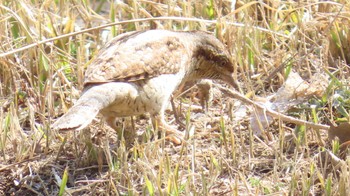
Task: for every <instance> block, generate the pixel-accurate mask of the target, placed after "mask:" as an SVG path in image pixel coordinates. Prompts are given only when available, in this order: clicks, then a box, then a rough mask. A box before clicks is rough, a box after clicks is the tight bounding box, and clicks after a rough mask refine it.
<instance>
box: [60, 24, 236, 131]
mask: <svg viewBox="0 0 350 196" xmlns="http://www.w3.org/2000/svg"><path fill="white" fill-rule="evenodd" d="M233 71H234V67H233V64H232V59H231V57H230V54H229V52H228V51H227V49H226V48H225V46H224V45H223V44H222V43H221V42H220V41H219V40H218V39H216V38H215V37H214V36H212V35H210V34H208V33H206V32H201V31H193V32H185V31H183V32H175V31H167V30H149V31H137V32H131V33H125V34H122V35H119V36H117V37H116V38H114V39H113V40H111V41H110V42H109V43H107V44H106V45H105V47H104V48H102V49H101V50H100V52H99V53H98V54H97V56H96V57H95V59H94V60H93V61H92V62H91V64H90V65H89V67H88V68H87V70H86V73H85V81H84V90H83V93H82V96H81V97H80V99H79V100H78V101H77V103H76V104H75V105H74V106H73V107H72V108H71V109H70V110H69V111H68V112H67V113H66V114H64V115H63V116H62V117H61V118H59V119H58V120H57V121H56V122H55V123H54V124H53V128H55V129H77V130H79V129H83V128H84V127H86V126H87V125H88V124H90V122H91V121H92V120H93V119H94V118H95V116H96V115H97V114H98V113H99V112H100V113H101V114H102V115H103V116H104V117H105V118H106V120H107V122H108V123H109V124H110V125H111V126H112V127H114V128H115V126H114V124H115V121H114V119H115V118H116V117H124V116H132V115H139V114H142V113H146V112H148V113H150V114H151V116H152V118H153V120H154V122H155V123H156V124H157V125H158V126H159V128H160V129H164V130H166V131H168V132H169V133H174V132H176V131H174V130H173V129H172V128H171V127H170V126H168V125H167V124H166V123H165V121H164V110H165V108H166V105H167V103H168V100H169V98H170V96H171V94H172V93H173V91H174V90H175V89H176V88H177V87H178V86H179V85H180V84H181V83H184V82H186V81H191V80H194V81H196V80H200V79H214V80H222V81H224V82H226V83H228V84H230V85H231V86H234V87H236V83H235V81H234V79H233V77H232V74H233Z"/></svg>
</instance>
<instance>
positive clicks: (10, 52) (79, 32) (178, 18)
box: [0, 17, 289, 58]
mask: <svg viewBox="0 0 350 196" xmlns="http://www.w3.org/2000/svg"><path fill="white" fill-rule="evenodd" d="M157 20H177V21H192V22H202V23H210V24H216V23H217V21H216V20H204V19H198V18H184V17H155V18H141V19H133V20H125V21H120V22H113V23H109V24H105V25H101V26H97V27H93V28H88V29H84V30H81V31H77V32H72V33H68V34H64V35H60V36H57V37H53V38H49V39H44V40H41V41H38V42H36V43H32V44H29V45H26V46H23V47H21V48H17V49H14V50H10V51H7V52H4V53H1V54H0V58H1V57H5V56H8V55H11V54H14V53H17V52H21V51H24V50H27V49H30V48H33V47H36V46H39V45H42V44H45V43H47V42H52V41H55V40H58V39H63V38H67V37H71V36H74V35H79V34H83V33H87V32H90V31H94V30H98V29H103V28H106V27H110V26H115V25H122V24H127V23H134V22H146V21H157ZM227 24H229V25H233V26H237V27H246V26H247V25H245V24H242V23H235V22H228V23H227ZM251 27H252V28H254V29H258V30H260V31H264V32H268V33H272V34H276V35H279V36H282V37H285V38H289V36H286V35H284V34H281V33H277V32H274V31H271V30H269V29H265V28H262V27H255V26H251Z"/></svg>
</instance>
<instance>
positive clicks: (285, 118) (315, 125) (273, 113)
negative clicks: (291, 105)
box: [214, 84, 330, 130]
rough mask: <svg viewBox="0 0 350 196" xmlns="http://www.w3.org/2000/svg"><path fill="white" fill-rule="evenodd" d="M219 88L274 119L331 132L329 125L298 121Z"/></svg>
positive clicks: (228, 90) (221, 87)
mask: <svg viewBox="0 0 350 196" xmlns="http://www.w3.org/2000/svg"><path fill="white" fill-rule="evenodd" d="M214 85H215V86H216V87H217V88H219V89H220V90H221V91H222V92H224V93H225V94H228V95H229V96H231V97H232V98H235V99H238V100H240V101H242V102H243V103H245V104H247V105H252V106H255V107H257V108H259V109H262V110H264V111H265V112H266V113H267V114H268V115H270V116H272V117H274V118H278V119H281V120H283V121H287V122H291V123H294V124H297V125H305V126H308V127H311V128H314V129H324V130H329V129H330V126H328V125H323V124H316V123H312V122H308V121H304V120H300V119H296V118H293V117H290V116H287V115H284V114H281V113H279V112H276V111H273V110H271V109H270V108H266V107H265V106H263V105H260V104H259V103H256V102H254V101H252V100H250V99H248V98H246V97H245V96H243V95H241V94H240V93H238V92H235V91H232V90H230V89H228V88H225V87H223V86H221V85H219V84H214Z"/></svg>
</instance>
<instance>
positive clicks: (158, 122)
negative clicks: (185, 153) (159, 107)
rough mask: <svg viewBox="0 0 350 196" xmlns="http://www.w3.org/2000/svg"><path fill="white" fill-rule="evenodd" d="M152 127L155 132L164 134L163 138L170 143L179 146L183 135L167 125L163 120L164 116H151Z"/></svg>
mask: <svg viewBox="0 0 350 196" xmlns="http://www.w3.org/2000/svg"><path fill="white" fill-rule="evenodd" d="M152 116H153V117H152V123H153V127H154V128H155V129H156V130H157V129H158V130H160V131H164V132H165V136H166V137H165V138H166V139H167V140H169V141H170V142H172V143H174V144H176V145H179V144H181V143H182V139H183V138H184V136H185V135H184V134H183V133H182V132H181V131H178V130H177V129H175V128H174V127H172V126H170V125H168V124H167V123H166V122H165V120H164V114H156V115H152Z"/></svg>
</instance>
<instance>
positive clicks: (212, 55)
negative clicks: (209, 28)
mask: <svg viewBox="0 0 350 196" xmlns="http://www.w3.org/2000/svg"><path fill="white" fill-rule="evenodd" d="M199 35H200V36H199V37H200V38H199V39H198V41H197V43H196V48H195V50H194V55H193V59H192V63H193V64H192V65H193V69H192V70H191V72H192V74H191V75H193V77H194V78H195V79H213V80H221V81H223V82H225V83H228V84H230V85H231V86H233V87H235V88H236V89H238V86H237V83H236V81H235V80H234V78H233V72H234V64H233V62H232V57H231V55H230V53H229V52H228V50H227V49H226V47H225V45H224V44H223V43H222V42H220V41H219V40H218V39H217V38H215V37H214V36H212V35H210V34H206V33H201V34H199Z"/></svg>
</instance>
